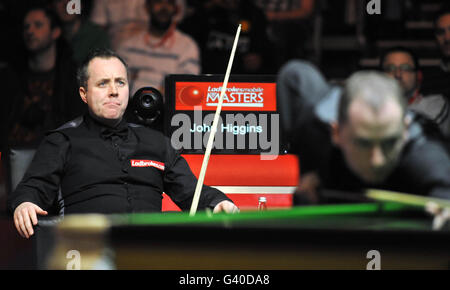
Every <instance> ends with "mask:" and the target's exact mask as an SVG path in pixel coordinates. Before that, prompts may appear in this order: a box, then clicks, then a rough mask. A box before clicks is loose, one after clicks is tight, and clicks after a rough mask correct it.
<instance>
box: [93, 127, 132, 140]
mask: <svg viewBox="0 0 450 290" xmlns="http://www.w3.org/2000/svg"><path fill="white" fill-rule="evenodd" d="M100 135H101V136H102V138H104V139H109V138H111V137H112V136H118V137H119V138H121V139H125V138H126V137H127V136H128V126H127V125H126V124H123V125H122V124H120V125H119V126H117V127H116V128H109V127H105V128H102V130H101V132H100Z"/></svg>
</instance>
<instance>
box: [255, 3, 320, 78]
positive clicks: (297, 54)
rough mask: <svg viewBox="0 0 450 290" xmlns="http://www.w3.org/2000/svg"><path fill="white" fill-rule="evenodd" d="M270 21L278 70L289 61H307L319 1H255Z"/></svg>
mask: <svg viewBox="0 0 450 290" xmlns="http://www.w3.org/2000/svg"><path fill="white" fill-rule="evenodd" d="M253 1H254V2H255V4H256V5H257V6H258V7H259V8H260V9H262V10H263V11H264V12H265V14H266V18H267V20H268V27H267V33H268V37H269V40H270V41H271V42H272V43H273V44H274V57H275V58H276V69H277V70H278V69H279V68H280V67H281V65H283V64H284V63H285V62H286V61H288V60H289V59H294V58H305V56H306V48H305V44H306V42H307V41H309V40H310V37H311V33H310V31H312V27H311V23H310V20H311V16H312V14H313V12H314V7H315V0H294V1H292V0H253Z"/></svg>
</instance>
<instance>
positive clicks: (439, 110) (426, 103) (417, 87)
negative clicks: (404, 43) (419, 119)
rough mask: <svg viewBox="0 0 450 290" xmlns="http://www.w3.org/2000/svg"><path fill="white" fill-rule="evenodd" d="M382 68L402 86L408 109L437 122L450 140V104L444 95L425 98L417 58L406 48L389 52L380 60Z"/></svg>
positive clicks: (396, 48) (397, 48)
mask: <svg viewBox="0 0 450 290" xmlns="http://www.w3.org/2000/svg"><path fill="white" fill-rule="evenodd" d="M380 67H381V70H382V71H384V72H385V73H386V74H387V75H388V76H390V77H392V78H395V79H396V80H398V81H399V83H400V85H401V86H402V88H403V90H404V93H405V98H406V99H407V101H408V108H409V109H410V110H412V111H414V112H416V113H419V114H421V115H423V116H425V117H427V118H429V119H430V120H432V121H433V122H435V123H436V124H437V125H438V126H439V128H440V130H441V133H442V134H443V135H444V136H445V138H446V139H449V140H450V104H449V101H448V100H447V99H446V98H444V97H443V96H442V95H430V96H424V95H423V94H422V92H421V83H422V71H421V69H420V66H419V61H418V59H417V56H416V55H415V54H414V53H413V52H412V51H411V50H409V49H407V48H404V47H394V48H391V49H389V50H387V51H386V52H385V53H384V54H383V55H382V57H381V58H380Z"/></svg>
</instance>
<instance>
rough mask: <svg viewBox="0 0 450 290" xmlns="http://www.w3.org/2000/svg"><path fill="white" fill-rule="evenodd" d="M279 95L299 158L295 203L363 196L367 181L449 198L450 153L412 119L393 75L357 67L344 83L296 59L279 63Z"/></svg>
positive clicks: (284, 121) (378, 186)
mask: <svg viewBox="0 0 450 290" xmlns="http://www.w3.org/2000/svg"><path fill="white" fill-rule="evenodd" d="M277 97H278V100H279V106H280V110H281V120H282V124H283V128H284V130H285V132H286V134H287V135H288V139H289V141H290V143H291V149H292V151H293V152H294V153H296V154H297V155H298V156H299V160H300V168H301V183H300V185H299V187H298V189H297V190H296V192H295V194H294V203H295V204H311V203H335V202H342V201H344V200H346V201H349V200H362V199H361V197H362V191H363V190H365V189H368V188H376V189H382V190H390V191H398V192H404V193H409V194H419V195H428V196H433V197H438V198H445V199H450V159H449V156H448V154H447V152H446V151H445V149H444V148H443V147H442V145H441V144H440V143H437V142H435V141H432V140H430V139H428V138H427V137H425V136H424V134H423V132H422V129H421V127H420V125H418V124H417V123H415V122H412V121H411V120H412V118H410V117H411V115H410V114H411V112H407V109H406V103H405V100H404V98H403V92H402V89H401V87H400V86H399V84H398V83H397V81H396V80H394V79H392V78H389V77H387V76H385V75H383V74H381V73H379V72H375V71H360V72H356V73H354V74H353V75H352V76H350V78H349V79H347V81H346V83H345V85H344V87H343V88H341V87H339V86H333V85H330V84H329V83H327V82H326V81H325V79H324V78H323V76H322V75H321V73H320V72H319V71H318V70H317V69H316V68H315V67H314V66H313V65H312V64H309V63H308V62H304V61H300V60H294V61H290V62H289V63H287V64H286V65H285V66H284V67H283V68H282V69H281V70H280V73H279V75H278V80H277ZM336 192H337V193H338V194H337V195H340V198H330V196H331V195H330V194H328V197H327V194H326V193H334V195H335V196H336ZM340 193H343V194H340ZM344 193H345V194H344ZM343 197H344V198H343ZM342 198H343V199H342Z"/></svg>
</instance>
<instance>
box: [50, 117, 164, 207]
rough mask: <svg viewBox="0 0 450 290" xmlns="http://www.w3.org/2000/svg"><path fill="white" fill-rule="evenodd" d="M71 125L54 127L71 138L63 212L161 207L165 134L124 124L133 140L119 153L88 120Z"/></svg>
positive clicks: (65, 175) (65, 170)
mask: <svg viewBox="0 0 450 290" xmlns="http://www.w3.org/2000/svg"><path fill="white" fill-rule="evenodd" d="M75 123H76V122H75ZM75 123H73V124H72V125H73V126H68V127H66V128H64V127H63V128H61V129H58V132H60V133H62V134H64V135H65V136H66V137H67V138H68V140H69V142H70V155H69V158H68V159H69V160H67V161H66V165H65V168H64V176H63V178H62V183H61V190H62V197H63V199H64V204H65V213H66V214H69V213H87V212H96V213H125V212H142V211H145V212H149V211H161V201H162V192H163V191H164V186H163V174H164V168H163V167H164V165H165V164H166V163H167V162H168V160H167V159H169V158H170V156H171V152H168V151H169V148H168V146H167V145H168V143H167V140H166V138H165V137H164V135H162V134H161V133H159V132H157V131H154V130H151V129H148V128H145V127H142V126H137V125H133V124H128V127H129V128H128V129H129V131H130V132H129V134H134V136H136V137H134V138H135V139H134V140H136V138H137V143H136V144H135V146H134V145H133V146H134V148H133V149H134V150H131V151H132V153H131V154H129V155H127V156H125V155H124V156H118V154H117V152H116V151H115V150H114V148H113V146H107V143H106V142H105V141H104V140H102V139H101V138H100V137H99V131H98V130H96V129H95V128H93V127H92V126H91V125H90V122H86V121H81V120H79V122H78V123H76V124H75ZM169 162H170V161H169Z"/></svg>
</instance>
